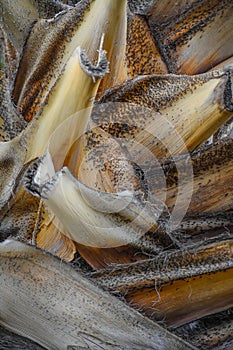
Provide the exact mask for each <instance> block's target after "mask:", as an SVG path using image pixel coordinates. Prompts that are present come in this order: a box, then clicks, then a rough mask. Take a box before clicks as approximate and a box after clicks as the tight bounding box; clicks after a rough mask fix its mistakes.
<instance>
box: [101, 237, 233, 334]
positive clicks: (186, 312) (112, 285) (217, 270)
mask: <svg viewBox="0 0 233 350" xmlns="http://www.w3.org/2000/svg"><path fill="white" fill-rule="evenodd" d="M232 249H233V248H232V240H231V241H223V242H221V244H219V243H213V244H210V245H207V246H202V247H198V248H197V247H196V248H191V249H188V250H187V251H184V252H182V251H176V252H172V253H166V254H161V255H160V256H158V258H155V259H151V260H147V261H144V262H137V263H134V264H131V265H125V266H123V267H122V268H120V267H118V268H117V267H115V268H114V269H108V270H104V271H103V272H102V271H100V272H97V273H95V274H94V276H95V278H96V280H97V281H98V282H99V283H100V284H101V285H102V286H104V287H105V288H107V289H108V290H113V291H116V290H118V291H121V292H122V294H123V295H124V298H125V299H126V300H127V301H128V302H130V303H131V304H132V305H134V306H135V307H137V308H140V309H141V310H143V311H144V312H146V313H147V314H149V315H152V318H153V319H157V320H163V321H164V322H166V323H167V324H168V325H169V326H173V327H177V326H180V325H182V324H184V323H187V322H190V321H194V320H195V319H198V318H201V317H203V316H206V315H208V314H211V313H215V312H218V311H221V310H223V309H224V308H225V309H227V308H229V307H232V305H233V300H232V283H233V258H232V256H233V255H232V252H233V250H232ZM222 279H224V283H221V281H222Z"/></svg>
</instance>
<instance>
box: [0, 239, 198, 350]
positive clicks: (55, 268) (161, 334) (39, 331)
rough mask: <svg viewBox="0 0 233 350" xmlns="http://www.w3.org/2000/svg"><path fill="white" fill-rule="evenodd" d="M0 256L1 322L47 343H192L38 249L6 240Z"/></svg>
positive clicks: (112, 345) (61, 345) (148, 345)
mask: <svg viewBox="0 0 233 350" xmlns="http://www.w3.org/2000/svg"><path fill="white" fill-rule="evenodd" d="M0 261H1V264H0V269H1V273H0V279H1V284H0V291H1V295H2V296H3V295H4V298H1V299H0V309H1V317H0V324H1V325H4V326H5V327H7V328H8V329H10V330H14V331H16V332H17V333H19V334H21V335H24V336H27V337H28V338H30V339H32V340H34V341H36V342H38V343H39V344H41V345H42V346H44V347H45V348H46V349H54V350H55V349H61V350H66V349H67V346H68V345H73V346H74V347H76V348H77V347H80V348H86V347H87V346H88V347H89V348H91V349H95V348H98V347H99V348H101V347H102V348H104V349H106V350H107V349H109V350H112V349H135V350H136V349H138V350H141V349H161V348H163V349H171V346H172V347H173V348H175V349H177V350H178V349H180V350H182V349H195V347H193V346H191V345H189V344H187V343H186V342H185V341H182V340H181V339H179V338H177V337H176V336H174V335H172V334H171V333H169V332H168V331H166V330H165V329H163V328H162V327H160V326H159V325H157V324H155V323H153V322H152V321H150V320H149V319H147V318H145V317H143V316H142V315H140V313H138V312H137V311H135V310H133V309H130V308H129V307H128V306H127V305H125V304H124V303H123V302H122V301H120V300H117V299H116V298H114V297H113V296H111V295H109V294H107V293H106V292H103V291H102V290H101V289H100V288H98V287H97V286H95V285H94V284H93V283H92V282H91V281H89V280H88V279H87V278H85V277H83V276H82V274H81V273H80V272H77V271H74V270H73V269H72V268H71V267H70V266H68V265H67V264H65V263H61V262H60V261H59V260H57V259H56V258H54V257H52V256H50V255H48V254H45V253H44V252H42V251H39V250H37V249H35V248H33V247H29V246H26V245H25V244H22V243H20V242H15V241H10V240H9V241H5V242H4V243H1V244H0ZM45 286H46V287H45ZM44 287H45V288H44ZM15 311H16V312H15ZM100 315H101V317H100Z"/></svg>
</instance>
